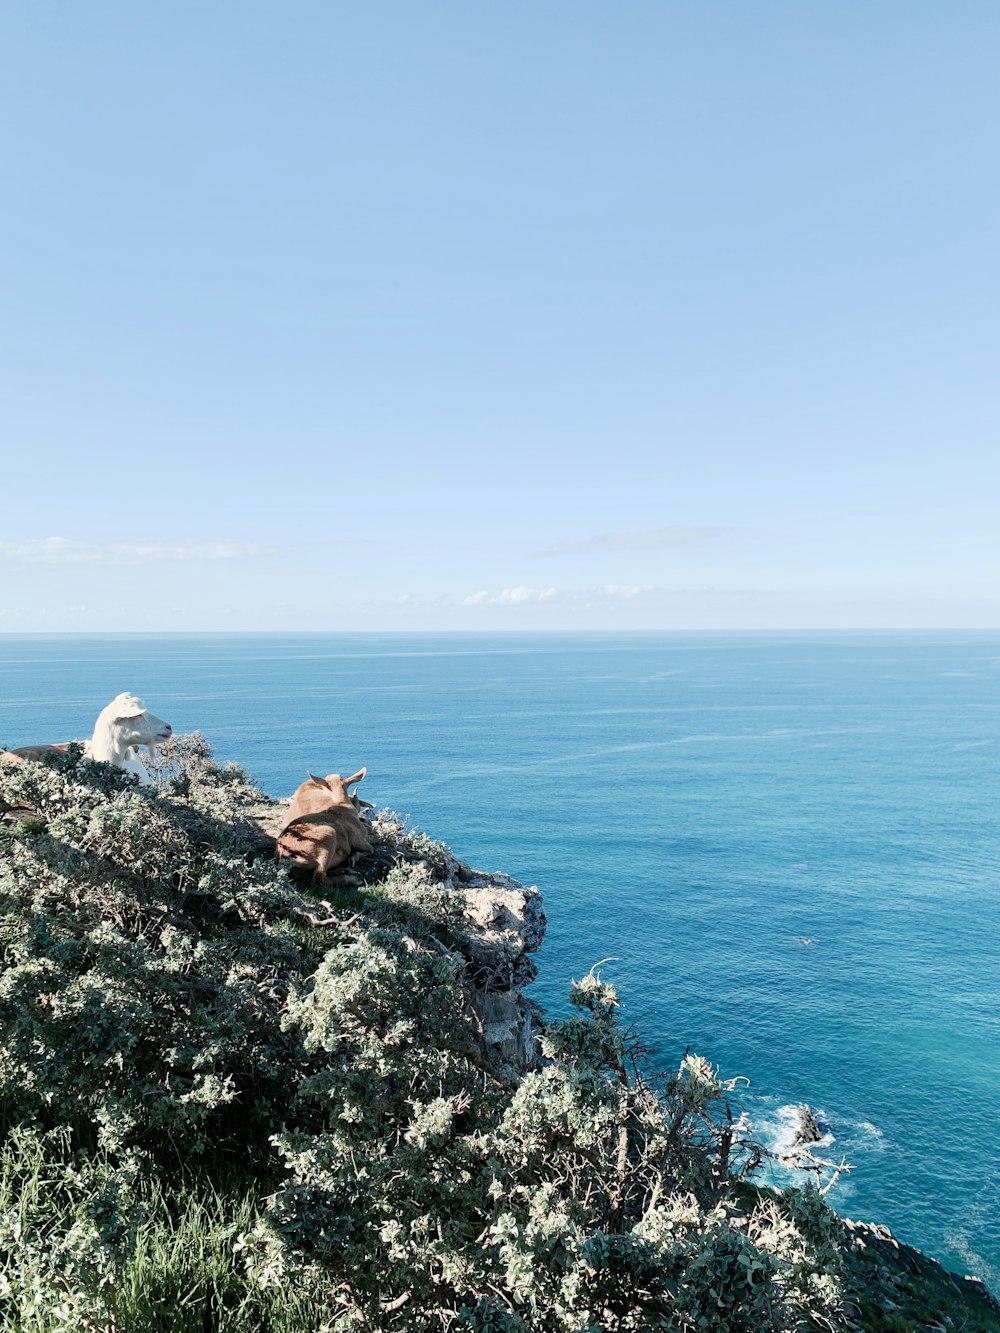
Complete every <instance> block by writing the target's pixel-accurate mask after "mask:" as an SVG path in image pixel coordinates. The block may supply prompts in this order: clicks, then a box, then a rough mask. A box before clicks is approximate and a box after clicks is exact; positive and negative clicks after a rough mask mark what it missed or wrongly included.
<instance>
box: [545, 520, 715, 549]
mask: <svg viewBox="0 0 1000 1333" xmlns="http://www.w3.org/2000/svg"><path fill="white" fill-rule="evenodd" d="M732 531H733V529H732V528H716V527H705V526H698V525H695V524H686V523H674V524H671V525H669V526H668V527H664V528H650V529H647V530H646V531H644V532H602V533H598V535H597V536H595V537H584V538H582V539H581V540H579V541H563V542H556V543H555V545H554V546H547V547H546V548H545V549H544V550H542V551H536V552H535V555H537V556H541V555H587V554H590V553H593V552H607V551H649V550H653V549H655V548H657V547H667V546H691V545H693V544H694V543H695V542H701V541H708V540H709V539H710V538H712V537H722V536H725V535H727V534H728V533H730V532H732Z"/></svg>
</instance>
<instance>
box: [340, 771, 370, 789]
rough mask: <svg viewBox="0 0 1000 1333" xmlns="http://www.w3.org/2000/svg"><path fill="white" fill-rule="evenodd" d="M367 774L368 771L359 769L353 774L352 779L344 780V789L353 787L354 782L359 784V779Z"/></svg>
mask: <svg viewBox="0 0 1000 1333" xmlns="http://www.w3.org/2000/svg"><path fill="white" fill-rule="evenodd" d="M367 772H368V769H367V768H359V769H358V771H357V772H356V773H355V774H354V776H353V777H351V778H345V779H344V786H345V787H353V786H354V784H355V783H356V782H360V781H361V779H362V778H363V777H364V775H365V774H366V773H367Z"/></svg>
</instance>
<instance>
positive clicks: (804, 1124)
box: [788, 1102, 824, 1153]
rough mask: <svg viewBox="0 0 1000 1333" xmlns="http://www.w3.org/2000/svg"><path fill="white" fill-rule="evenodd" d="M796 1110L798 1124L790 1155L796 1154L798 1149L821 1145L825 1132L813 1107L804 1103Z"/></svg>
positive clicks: (790, 1146)
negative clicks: (816, 1144)
mask: <svg viewBox="0 0 1000 1333" xmlns="http://www.w3.org/2000/svg"><path fill="white" fill-rule="evenodd" d="M795 1109H796V1114H797V1115H798V1124H797V1125H796V1127H795V1133H794V1134H793V1135H792V1142H791V1144H790V1145H789V1149H788V1150H789V1152H790V1153H793V1152H795V1150H796V1149H797V1148H804V1147H807V1146H808V1145H809V1144H810V1143H819V1141H820V1140H821V1139H822V1137H823V1132H824V1131H823V1127H822V1126H821V1125H820V1123H819V1121H818V1120H817V1119H816V1116H815V1114H814V1112H813V1109H812V1107H811V1106H806V1104H805V1103H804V1102H803V1104H802V1105H801V1106H797V1107H796V1108H795Z"/></svg>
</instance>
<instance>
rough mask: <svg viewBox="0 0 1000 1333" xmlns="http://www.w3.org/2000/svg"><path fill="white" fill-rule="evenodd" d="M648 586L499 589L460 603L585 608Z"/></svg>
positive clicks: (632, 594)
mask: <svg viewBox="0 0 1000 1333" xmlns="http://www.w3.org/2000/svg"><path fill="white" fill-rule="evenodd" d="M655 591H656V589H655V588H653V586H652V585H651V584H644V583H643V584H640V583H636V584H628V585H624V584H618V583H606V584H604V586H603V587H601V588H585V589H578V590H576V591H573V590H570V589H567V590H560V589H559V588H524V587H518V588H503V589H501V591H500V592H498V593H490V592H486V591H485V589H481V590H480V591H479V592H474V593H472V595H471V596H469V597H465V598H463V600H462V605H463V606H525V605H528V604H540V603H545V602H553V603H559V604H562V605H565V606H570V605H575V604H577V603H580V604H583V605H586V606H589V605H591V604H592V603H593V602H595V601H598V602H600V601H605V602H607V601H622V600H624V601H631V600H632V599H633V598H635V597H640V596H641V595H642V594H643V593H649V592H655Z"/></svg>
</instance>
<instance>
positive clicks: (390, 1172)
mask: <svg viewBox="0 0 1000 1333" xmlns="http://www.w3.org/2000/svg"><path fill="white" fill-rule="evenodd" d="M167 761H168V762H167V764H166V765H165V766H164V768H163V771H162V773H161V775H160V788H159V790H157V791H153V792H150V791H148V790H144V789H138V788H137V787H136V786H135V784H134V782H133V781H132V780H131V779H129V778H127V777H124V776H122V775H119V774H117V773H116V772H115V771H113V770H109V769H108V768H107V767H106V766H105V765H100V764H88V763H84V762H82V761H81V760H80V759H79V756H76V757H75V758H74V757H72V756H70V757H69V758H68V759H67V760H65V761H62V760H60V761H59V762H55V763H48V764H45V765H41V764H26V765H24V766H23V767H20V768H4V769H0V799H3V800H4V801H5V802H6V803H7V805H8V806H11V805H15V804H22V805H26V806H28V807H30V809H31V810H32V811H34V812H35V818H34V822H30V823H29V822H21V823H20V824H17V825H14V826H12V827H10V828H8V830H7V832H6V834H5V838H4V840H3V841H2V842H0V855H2V862H0V960H2V964H3V971H2V975H0V1117H2V1120H3V1128H4V1129H5V1131H6V1132H7V1136H8V1137H7V1147H6V1149H5V1153H4V1156H3V1161H2V1166H3V1184H2V1190H3V1193H2V1194H0V1205H2V1210H0V1327H7V1328H10V1329H13V1328H19V1329H21V1328H23V1329H26V1330H36V1329H37V1330H39V1333H42V1330H49V1329H57V1328H76V1329H84V1328H85V1329H92V1330H107V1331H108V1333H110V1331H111V1330H113V1329H136V1330H139V1329H146V1328H149V1329H152V1328H163V1329H170V1330H177V1333H181V1331H182V1330H188V1329H190V1330H195V1329H197V1330H199V1331H200V1333H201V1331H203V1330H205V1329H220V1330H221V1329H227V1328H232V1329H237V1328H240V1329H242V1328H248V1327H253V1328H260V1329H275V1330H287V1331H288V1333H292V1330H306V1329H315V1330H317V1333H319V1330H334V1329H337V1330H348V1329H354V1328H357V1329H362V1328H364V1329H371V1328H384V1329H393V1328H398V1329H428V1330H433V1329H441V1330H445V1329H449V1330H451V1329H459V1328H463V1329H469V1330H473V1329H475V1330H481V1331H483V1333H485V1331H486V1330H504V1331H505V1333H512V1331H513V1330H532V1329H546V1330H550V1329H551V1330H564V1331H565V1333H570V1331H571V1330H572V1333H579V1331H581V1330H586V1329H594V1330H597V1329H601V1330H627V1329H640V1328H642V1329H655V1328H662V1329H673V1330H692V1331H694V1330H719V1331H720V1333H721V1331H722V1330H730V1331H735V1330H765V1329H768V1330H774V1329H798V1328H805V1327H812V1326H814V1324H815V1321H816V1320H821V1319H827V1320H835V1319H836V1318H837V1310H838V1308H839V1302H840V1299H841V1296H840V1276H839V1248H838V1234H839V1233H838V1231H837V1225H838V1224H837V1223H836V1219H834V1218H833V1215H832V1214H830V1213H829V1210H828V1209H827V1208H826V1205H825V1204H824V1202H823V1201H822V1199H821V1198H820V1196H819V1195H818V1193H817V1192H816V1191H815V1190H814V1189H808V1190H805V1191H802V1192H797V1193H790V1194H788V1195H787V1196H774V1195H770V1194H762V1193H758V1192H757V1191H755V1190H754V1189H752V1188H749V1187H748V1181H749V1180H750V1178H751V1177H752V1174H753V1171H754V1169H755V1167H756V1165H757V1164H758V1163H759V1161H760V1151H759V1150H758V1149H756V1148H755V1147H754V1145H753V1144H752V1143H751V1142H750V1140H749V1136H748V1132H747V1126H746V1124H745V1123H744V1122H743V1121H742V1120H740V1119H734V1118H733V1116H732V1114H731V1113H730V1112H729V1111H728V1108H727V1107H726V1103H725V1096H726V1092H727V1090H728V1085H726V1084H725V1083H724V1082H722V1081H721V1080H720V1079H719V1077H718V1076H717V1074H716V1073H715V1071H714V1070H713V1069H712V1068H711V1067H710V1065H709V1064H708V1063H707V1062H706V1061H705V1060H703V1059H701V1058H699V1057H697V1056H694V1055H687V1056H685V1058H684V1059H683V1061H681V1062H680V1064H679V1066H678V1069H677V1071H676V1073H675V1074H674V1075H673V1076H671V1077H669V1078H667V1079H664V1080H659V1081H657V1080H652V1079H650V1078H648V1077H647V1076H646V1074H645V1073H644V1061H643V1057H642V1051H641V1049H640V1048H639V1047H638V1046H637V1044H636V1043H635V1042H634V1041H633V1040H629V1039H626V1037H625V1036H624V1035H623V1033H622V1029H621V1027H620V1025H619V1023H618V1018H617V1012H618V996H617V995H616V993H615V991H614V989H613V988H612V987H611V986H610V985H608V984H607V983H606V982H605V981H603V980H602V979H601V978H600V976H599V975H597V974H596V973H591V974H590V975H588V976H586V977H584V978H583V980H582V981H580V982H579V983H576V984H574V986H573V988H572V992H571V999H572V1003H573V1007H574V1013H573V1016H572V1017H570V1018H568V1019H565V1020H562V1021H560V1022H553V1023H551V1024H550V1025H549V1027H548V1029H547V1031H546V1033H545V1036H544V1041H543V1056H544V1058H543V1061H542V1063H541V1065H540V1067H539V1068H537V1069H535V1070H533V1071H531V1072H529V1073H527V1074H526V1075H525V1076H524V1077H523V1078H522V1079H521V1080H520V1081H519V1082H518V1083H517V1084H516V1085H512V1084H511V1083H510V1082H508V1081H507V1080H505V1078H503V1077H502V1076H501V1075H500V1074H499V1073H498V1072H497V1071H496V1070H494V1069H493V1068H491V1067H490V1065H489V1062H488V1060H486V1059H485V1058H484V1050H485V1046H484V1043H483V1041H482V1040H481V1037H480V1034H479V1031H478V1027H477V1024H478V1021H479V1020H478V1019H477V1017H476V1010H475V1007H474V1005H473V991H472V982H471V979H470V976H469V973H468V969H467V967H466V964H465V962H464V960H463V958H462V957H461V955H460V954H459V953H457V952H455V951H453V950H452V949H451V948H450V947H449V945H448V944H447V942H443V940H445V941H446V940H447V938H448V936H447V929H448V927H449V924H450V923H453V922H454V921H455V919H456V914H457V912H458V910H459V900H458V898H457V897H456V895H455V892H454V891H453V890H452V889H449V888H447V887H442V886H441V884H440V883H439V882H438V877H437V876H436V873H435V866H438V865H440V866H445V865H450V866H454V865H455V864H456V863H454V860H453V858H451V856H450V853H448V852H447V849H446V848H444V847H443V846H442V845H441V844H434V843H431V842H430V840H427V839H423V838H421V837H420V836H418V835H414V834H412V833H410V832H408V831H406V830H405V829H403V828H402V826H401V825H400V824H399V823H398V821H395V820H394V817H392V816H390V815H388V814H385V815H382V816H379V817H377V818H376V819H375V821H374V828H375V830H376V833H377V836H376V839H375V840H376V843H377V848H378V854H377V856H376V857H375V858H373V865H374V866H376V867H377V868H378V874H377V876H376V877H375V878H374V882H372V883H370V884H367V885H366V884H363V885H361V887H360V888H357V889H352V890H350V892H349V897H350V901H349V903H348V902H341V904H340V906H338V905H337V903H336V902H332V901H331V899H336V898H337V894H336V893H335V892H333V891H331V892H330V897H329V898H327V899H323V900H321V899H319V898H318V897H317V896H316V895H314V894H312V893H311V892H308V891H306V890H304V889H300V888H297V887H296V886H295V885H294V884H293V883H292V882H291V881H290V880H289V878H288V875H287V873H286V872H285V871H284V870H282V869H281V868H279V867H278V866H277V865H275V863H274V862H273V861H272V860H270V859H268V858H267V857H266V856H264V855H262V849H263V848H264V847H265V846H266V841H267V840H266V837H262V835H261V832H260V829H259V827H258V826H257V824H256V823H255V819H256V818H257V817H259V816H260V815H261V814H264V815H267V814H268V813H273V808H272V803H270V802H269V801H268V799H267V798H266V797H265V796H264V795H263V793H261V792H260V791H259V790H258V789H257V788H256V787H255V786H254V785H253V783H252V782H251V781H250V779H249V778H248V777H247V776H246V774H244V773H243V772H242V771H241V770H239V769H238V768H236V767H235V766H227V767H226V768H221V769H220V768H219V767H217V766H216V765H215V764H214V762H213V760H212V758H211V754H210V751H209V750H208V747H207V746H206V745H205V743H204V741H203V740H201V739H200V738H198V737H193V738H183V739H182V741H181V742H178V743H177V744H176V745H175V746H174V747H173V750H172V752H171V754H169V755H168V756H167ZM368 875H369V878H373V876H374V871H373V870H371V869H369V871H368ZM192 1219H195V1221H192ZM2 1320H6V1325H4V1324H3V1322H2ZM241 1321H242V1322H241Z"/></svg>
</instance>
